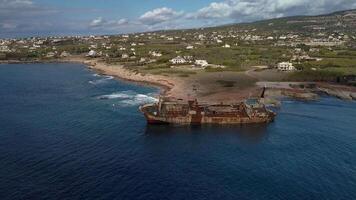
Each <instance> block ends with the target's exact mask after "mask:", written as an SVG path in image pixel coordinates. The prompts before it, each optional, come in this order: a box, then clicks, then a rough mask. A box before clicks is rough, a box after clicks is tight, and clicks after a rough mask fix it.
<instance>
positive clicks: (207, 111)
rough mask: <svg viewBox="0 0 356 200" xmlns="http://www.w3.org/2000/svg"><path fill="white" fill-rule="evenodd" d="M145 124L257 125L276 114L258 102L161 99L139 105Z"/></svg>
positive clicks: (268, 120)
mask: <svg viewBox="0 0 356 200" xmlns="http://www.w3.org/2000/svg"><path fill="white" fill-rule="evenodd" d="M139 109H140V111H141V112H142V113H143V114H144V116H145V117H146V119H147V123H148V124H180V125H184V124H254V123H255V124H256V123H269V122H271V121H273V120H274V117H275V116H276V114H275V113H274V112H273V111H271V110H269V109H267V108H266V106H265V105H264V104H263V103H260V101H259V100H256V101H254V103H252V104H251V103H248V102H239V103H236V104H223V103H221V104H199V103H198V101H197V100H196V99H195V100H189V101H183V100H175V99H170V98H165V97H160V98H159V101H158V102H156V103H152V104H146V105H142V106H140V108H139Z"/></svg>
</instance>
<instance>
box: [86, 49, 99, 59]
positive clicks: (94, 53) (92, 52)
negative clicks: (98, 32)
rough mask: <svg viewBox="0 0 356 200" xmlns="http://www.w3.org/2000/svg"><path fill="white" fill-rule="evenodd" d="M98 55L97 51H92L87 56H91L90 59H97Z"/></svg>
mask: <svg viewBox="0 0 356 200" xmlns="http://www.w3.org/2000/svg"><path fill="white" fill-rule="evenodd" d="M96 55H97V53H96V51H94V50H90V51H89V53H88V55H87V56H89V57H95V56H96Z"/></svg>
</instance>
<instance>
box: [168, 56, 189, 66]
mask: <svg viewBox="0 0 356 200" xmlns="http://www.w3.org/2000/svg"><path fill="white" fill-rule="evenodd" d="M169 62H171V63H172V64H174V65H178V64H184V63H186V62H187V61H186V60H185V59H184V58H182V57H180V56H178V57H175V58H173V59H171V60H170V61H169Z"/></svg>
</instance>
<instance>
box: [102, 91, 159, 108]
mask: <svg viewBox="0 0 356 200" xmlns="http://www.w3.org/2000/svg"><path fill="white" fill-rule="evenodd" d="M153 95H154V94H152V93H149V94H138V93H136V92H134V91H131V90H128V91H121V92H114V93H112V94H107V95H101V96H99V97H98V99H119V102H118V104H117V105H119V106H137V105H141V104H145V103H153V102H157V101H158V99H156V98H154V97H153Z"/></svg>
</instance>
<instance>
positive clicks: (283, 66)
mask: <svg viewBox="0 0 356 200" xmlns="http://www.w3.org/2000/svg"><path fill="white" fill-rule="evenodd" d="M277 69H278V70H280V71H293V70H295V67H294V66H293V64H292V63H290V62H281V63H278V64H277Z"/></svg>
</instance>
